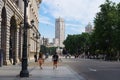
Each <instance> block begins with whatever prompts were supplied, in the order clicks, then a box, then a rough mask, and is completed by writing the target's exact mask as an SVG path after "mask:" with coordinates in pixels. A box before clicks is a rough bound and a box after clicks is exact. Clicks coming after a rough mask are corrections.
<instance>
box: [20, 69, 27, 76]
mask: <svg viewBox="0 0 120 80" xmlns="http://www.w3.org/2000/svg"><path fill="white" fill-rule="evenodd" d="M20 77H29V72H28V70H22V71H21V72H20Z"/></svg>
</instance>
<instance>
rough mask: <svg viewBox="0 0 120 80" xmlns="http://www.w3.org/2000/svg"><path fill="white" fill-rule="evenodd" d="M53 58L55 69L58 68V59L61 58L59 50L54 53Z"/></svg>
mask: <svg viewBox="0 0 120 80" xmlns="http://www.w3.org/2000/svg"><path fill="white" fill-rule="evenodd" d="M52 60H53V69H55V68H57V65H58V60H59V56H58V54H57V52H55V53H54V55H53V56H52Z"/></svg>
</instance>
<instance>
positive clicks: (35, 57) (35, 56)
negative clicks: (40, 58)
mask: <svg viewBox="0 0 120 80" xmlns="http://www.w3.org/2000/svg"><path fill="white" fill-rule="evenodd" d="M34 59H35V62H37V55H36V54H35V55H34Z"/></svg>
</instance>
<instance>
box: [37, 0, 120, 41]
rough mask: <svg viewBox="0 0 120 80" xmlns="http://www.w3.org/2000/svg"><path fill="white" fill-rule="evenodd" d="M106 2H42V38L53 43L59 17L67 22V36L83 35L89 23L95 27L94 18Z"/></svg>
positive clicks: (84, 0)
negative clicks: (56, 21) (56, 20)
mask: <svg viewBox="0 0 120 80" xmlns="http://www.w3.org/2000/svg"><path fill="white" fill-rule="evenodd" d="M111 1H113V2H116V3H118V2H120V1H119V0H111ZM104 2H105V0H42V3H41V4H40V8H39V32H40V33H41V37H43V36H44V37H46V38H49V39H50V41H52V39H53V38H54V37H55V19H56V18H58V17H61V18H64V20H65V36H67V35H68V34H81V33H82V32H84V31H85V26H86V25H87V24H88V23H89V22H90V23H91V24H92V25H93V20H94V17H95V15H96V13H97V12H99V10H100V8H99V6H100V5H101V4H103V3H104ZM93 26H94V25H93Z"/></svg>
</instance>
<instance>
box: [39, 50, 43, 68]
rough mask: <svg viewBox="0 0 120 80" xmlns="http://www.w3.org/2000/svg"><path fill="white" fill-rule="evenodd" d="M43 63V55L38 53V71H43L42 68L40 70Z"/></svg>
mask: <svg viewBox="0 0 120 80" xmlns="http://www.w3.org/2000/svg"><path fill="white" fill-rule="evenodd" d="M43 62H44V59H43V54H42V53H41V52H40V53H39V58H38V63H39V66H40V69H43V68H42V64H43Z"/></svg>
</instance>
